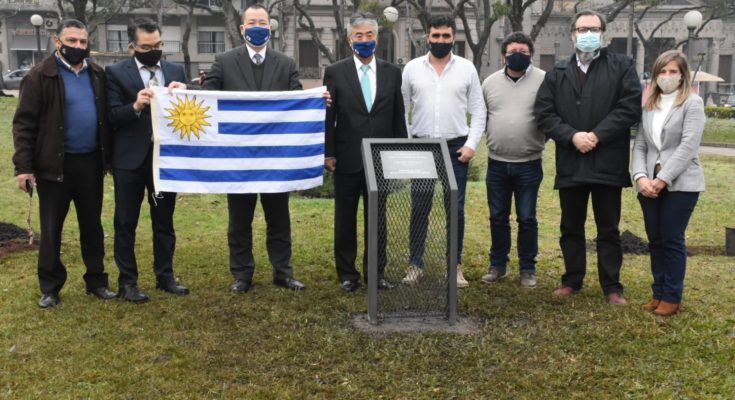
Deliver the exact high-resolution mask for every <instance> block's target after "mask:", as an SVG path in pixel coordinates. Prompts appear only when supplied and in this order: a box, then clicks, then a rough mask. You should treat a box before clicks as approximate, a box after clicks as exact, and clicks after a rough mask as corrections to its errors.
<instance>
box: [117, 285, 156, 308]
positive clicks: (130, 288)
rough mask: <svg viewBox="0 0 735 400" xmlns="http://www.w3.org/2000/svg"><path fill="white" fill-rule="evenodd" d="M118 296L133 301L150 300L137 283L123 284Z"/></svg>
mask: <svg viewBox="0 0 735 400" xmlns="http://www.w3.org/2000/svg"><path fill="white" fill-rule="evenodd" d="M117 297H119V298H121V299H123V300H125V301H129V302H131V303H136V304H139V303H145V302H146V301H148V300H150V299H149V298H148V296H146V294H145V293H143V292H141V291H140V289H138V287H137V286H135V285H123V286H122V287H120V289H119V290H118V292H117Z"/></svg>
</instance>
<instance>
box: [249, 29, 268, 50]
mask: <svg viewBox="0 0 735 400" xmlns="http://www.w3.org/2000/svg"><path fill="white" fill-rule="evenodd" d="M243 37H244V38H245V40H246V41H247V42H248V43H250V44H252V45H253V46H255V47H260V46H262V45H264V44H266V43H268V39H270V38H271V30H270V29H268V28H264V27H262V26H251V27H249V28H247V29H245V34H244V35H243Z"/></svg>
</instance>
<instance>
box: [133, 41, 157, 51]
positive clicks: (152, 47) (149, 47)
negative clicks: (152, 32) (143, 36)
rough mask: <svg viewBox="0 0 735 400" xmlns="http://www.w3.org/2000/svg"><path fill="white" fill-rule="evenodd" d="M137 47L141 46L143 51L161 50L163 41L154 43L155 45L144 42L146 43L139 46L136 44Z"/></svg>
mask: <svg viewBox="0 0 735 400" xmlns="http://www.w3.org/2000/svg"><path fill="white" fill-rule="evenodd" d="M135 47H137V48H139V49H140V50H142V51H151V50H161V49H162V48H163V42H158V43H156V44H154V45H153V46H151V45H149V44H144V45H140V46H139V45H137V44H136V45H135Z"/></svg>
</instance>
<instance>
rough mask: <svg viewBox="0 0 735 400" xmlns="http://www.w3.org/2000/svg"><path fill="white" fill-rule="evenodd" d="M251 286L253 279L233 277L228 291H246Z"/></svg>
mask: <svg viewBox="0 0 735 400" xmlns="http://www.w3.org/2000/svg"><path fill="white" fill-rule="evenodd" d="M252 286H253V281H251V280H249V279H235V282H233V283H232V285H230V291H231V292H232V293H247V292H248V290H250V288H251V287H252Z"/></svg>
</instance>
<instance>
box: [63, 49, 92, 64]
mask: <svg viewBox="0 0 735 400" xmlns="http://www.w3.org/2000/svg"><path fill="white" fill-rule="evenodd" d="M59 54H61V56H62V57H64V60H66V62H68V63H69V64H71V65H77V64H79V63H81V62H82V61H84V59H85V58H87V57H89V49H80V48H78V47H71V46H67V45H65V44H62V45H61V48H59Z"/></svg>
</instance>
